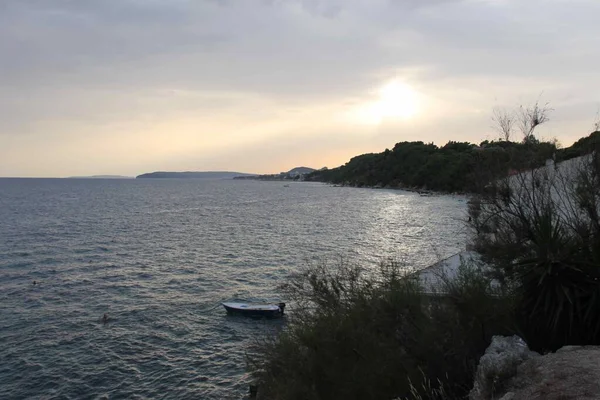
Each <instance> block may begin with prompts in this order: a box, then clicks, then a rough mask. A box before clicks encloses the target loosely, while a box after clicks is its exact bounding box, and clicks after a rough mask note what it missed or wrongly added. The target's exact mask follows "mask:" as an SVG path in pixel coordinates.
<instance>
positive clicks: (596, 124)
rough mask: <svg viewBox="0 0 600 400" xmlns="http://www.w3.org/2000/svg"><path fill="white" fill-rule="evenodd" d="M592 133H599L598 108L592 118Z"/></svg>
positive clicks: (599, 108) (599, 116) (599, 119)
mask: <svg viewBox="0 0 600 400" xmlns="http://www.w3.org/2000/svg"><path fill="white" fill-rule="evenodd" d="M593 129H594V130H593V132H598V131H600V106H599V107H598V108H597V109H596V117H595V118H594V127H593Z"/></svg>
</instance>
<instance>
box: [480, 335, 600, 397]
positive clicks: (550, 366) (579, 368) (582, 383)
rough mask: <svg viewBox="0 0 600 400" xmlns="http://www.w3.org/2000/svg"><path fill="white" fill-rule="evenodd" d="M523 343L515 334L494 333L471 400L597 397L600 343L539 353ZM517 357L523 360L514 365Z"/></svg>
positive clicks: (599, 393)
mask: <svg viewBox="0 0 600 400" xmlns="http://www.w3.org/2000/svg"><path fill="white" fill-rule="evenodd" d="M523 345H524V343H523V342H522V340H521V339H520V338H518V337H516V336H514V337H512V338H500V337H494V340H493V342H492V345H490V348H488V350H486V354H485V355H484V356H483V357H482V358H481V362H480V366H479V367H478V369H477V376H476V380H475V385H474V388H473V390H472V391H471V393H470V395H469V398H470V400H483V399H486V400H487V399H500V400H519V399H527V400H542V399H546V400H571V399H572V400H575V399H577V400H590V399H600V347H594V346H587V347H578V346H567V347H563V348H562V349H560V350H558V351H557V352H556V353H553V354H547V355H545V356H539V355H537V353H534V352H531V351H529V350H528V349H527V347H526V346H525V347H523ZM519 358H521V359H522V360H523V361H522V362H521V363H520V364H519V365H517V366H516V367H515V365H514V363H515V362H517V360H518V359H519ZM510 371H513V372H512V376H508V375H507V374H510Z"/></svg>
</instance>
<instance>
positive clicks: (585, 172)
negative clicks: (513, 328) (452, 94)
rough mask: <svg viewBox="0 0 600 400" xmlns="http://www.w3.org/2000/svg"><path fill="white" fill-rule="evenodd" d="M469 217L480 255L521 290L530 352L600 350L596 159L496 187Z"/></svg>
mask: <svg viewBox="0 0 600 400" xmlns="http://www.w3.org/2000/svg"><path fill="white" fill-rule="evenodd" d="M469 214H470V216H471V224H472V226H473V228H474V229H475V232H476V238H475V247H476V250H477V251H478V252H479V253H480V254H482V256H483V258H484V260H486V261H487V262H488V263H489V264H490V265H492V266H493V267H494V271H495V277H496V278H497V279H499V280H500V281H502V282H504V283H505V284H507V285H511V286H513V287H514V288H515V290H516V294H517V299H518V300H517V305H516V308H517V310H518V311H517V315H516V317H517V322H518V327H519V329H520V331H521V335H522V337H523V338H524V339H525V340H526V342H527V343H528V345H529V346H530V348H532V349H533V350H536V351H548V350H549V351H554V350H556V349H558V348H560V347H562V346H564V345H587V344H595V345H597V344H600V314H598V312H597V310H598V309H599V307H600V217H599V215H600V157H599V156H598V153H597V152H596V153H593V154H589V155H587V156H584V157H581V158H576V159H572V160H569V161H566V162H564V163H561V164H557V165H555V166H548V167H544V168H537V169H532V170H530V171H527V172H524V173H521V174H518V175H515V176H512V177H509V178H506V179H503V180H498V181H494V182H492V183H491V184H489V185H488V186H487V187H486V190H485V192H484V193H482V194H481V195H480V197H479V198H478V199H477V200H476V201H474V202H473V203H472V205H471V207H470V210H469Z"/></svg>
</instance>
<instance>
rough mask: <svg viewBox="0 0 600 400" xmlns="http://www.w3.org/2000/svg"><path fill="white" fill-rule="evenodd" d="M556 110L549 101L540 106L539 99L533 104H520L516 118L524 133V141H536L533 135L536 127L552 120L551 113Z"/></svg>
mask: <svg viewBox="0 0 600 400" xmlns="http://www.w3.org/2000/svg"><path fill="white" fill-rule="evenodd" d="M552 111H554V109H552V108H551V107H550V104H549V103H545V104H544V105H541V106H540V101H539V99H538V100H536V102H535V103H534V104H533V105H532V106H525V107H524V106H523V105H520V106H519V108H517V112H516V120H517V127H518V128H519V130H520V131H521V134H522V135H523V143H531V142H535V141H536V139H535V137H534V136H533V132H534V131H535V128H537V127H538V126H540V125H542V124H544V123H546V122H548V121H549V120H550V117H549V114H550V113H551V112H552Z"/></svg>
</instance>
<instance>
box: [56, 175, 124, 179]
mask: <svg viewBox="0 0 600 400" xmlns="http://www.w3.org/2000/svg"><path fill="white" fill-rule="evenodd" d="M67 179H133V176H123V175H90V176H69V177H68V178H67Z"/></svg>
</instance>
